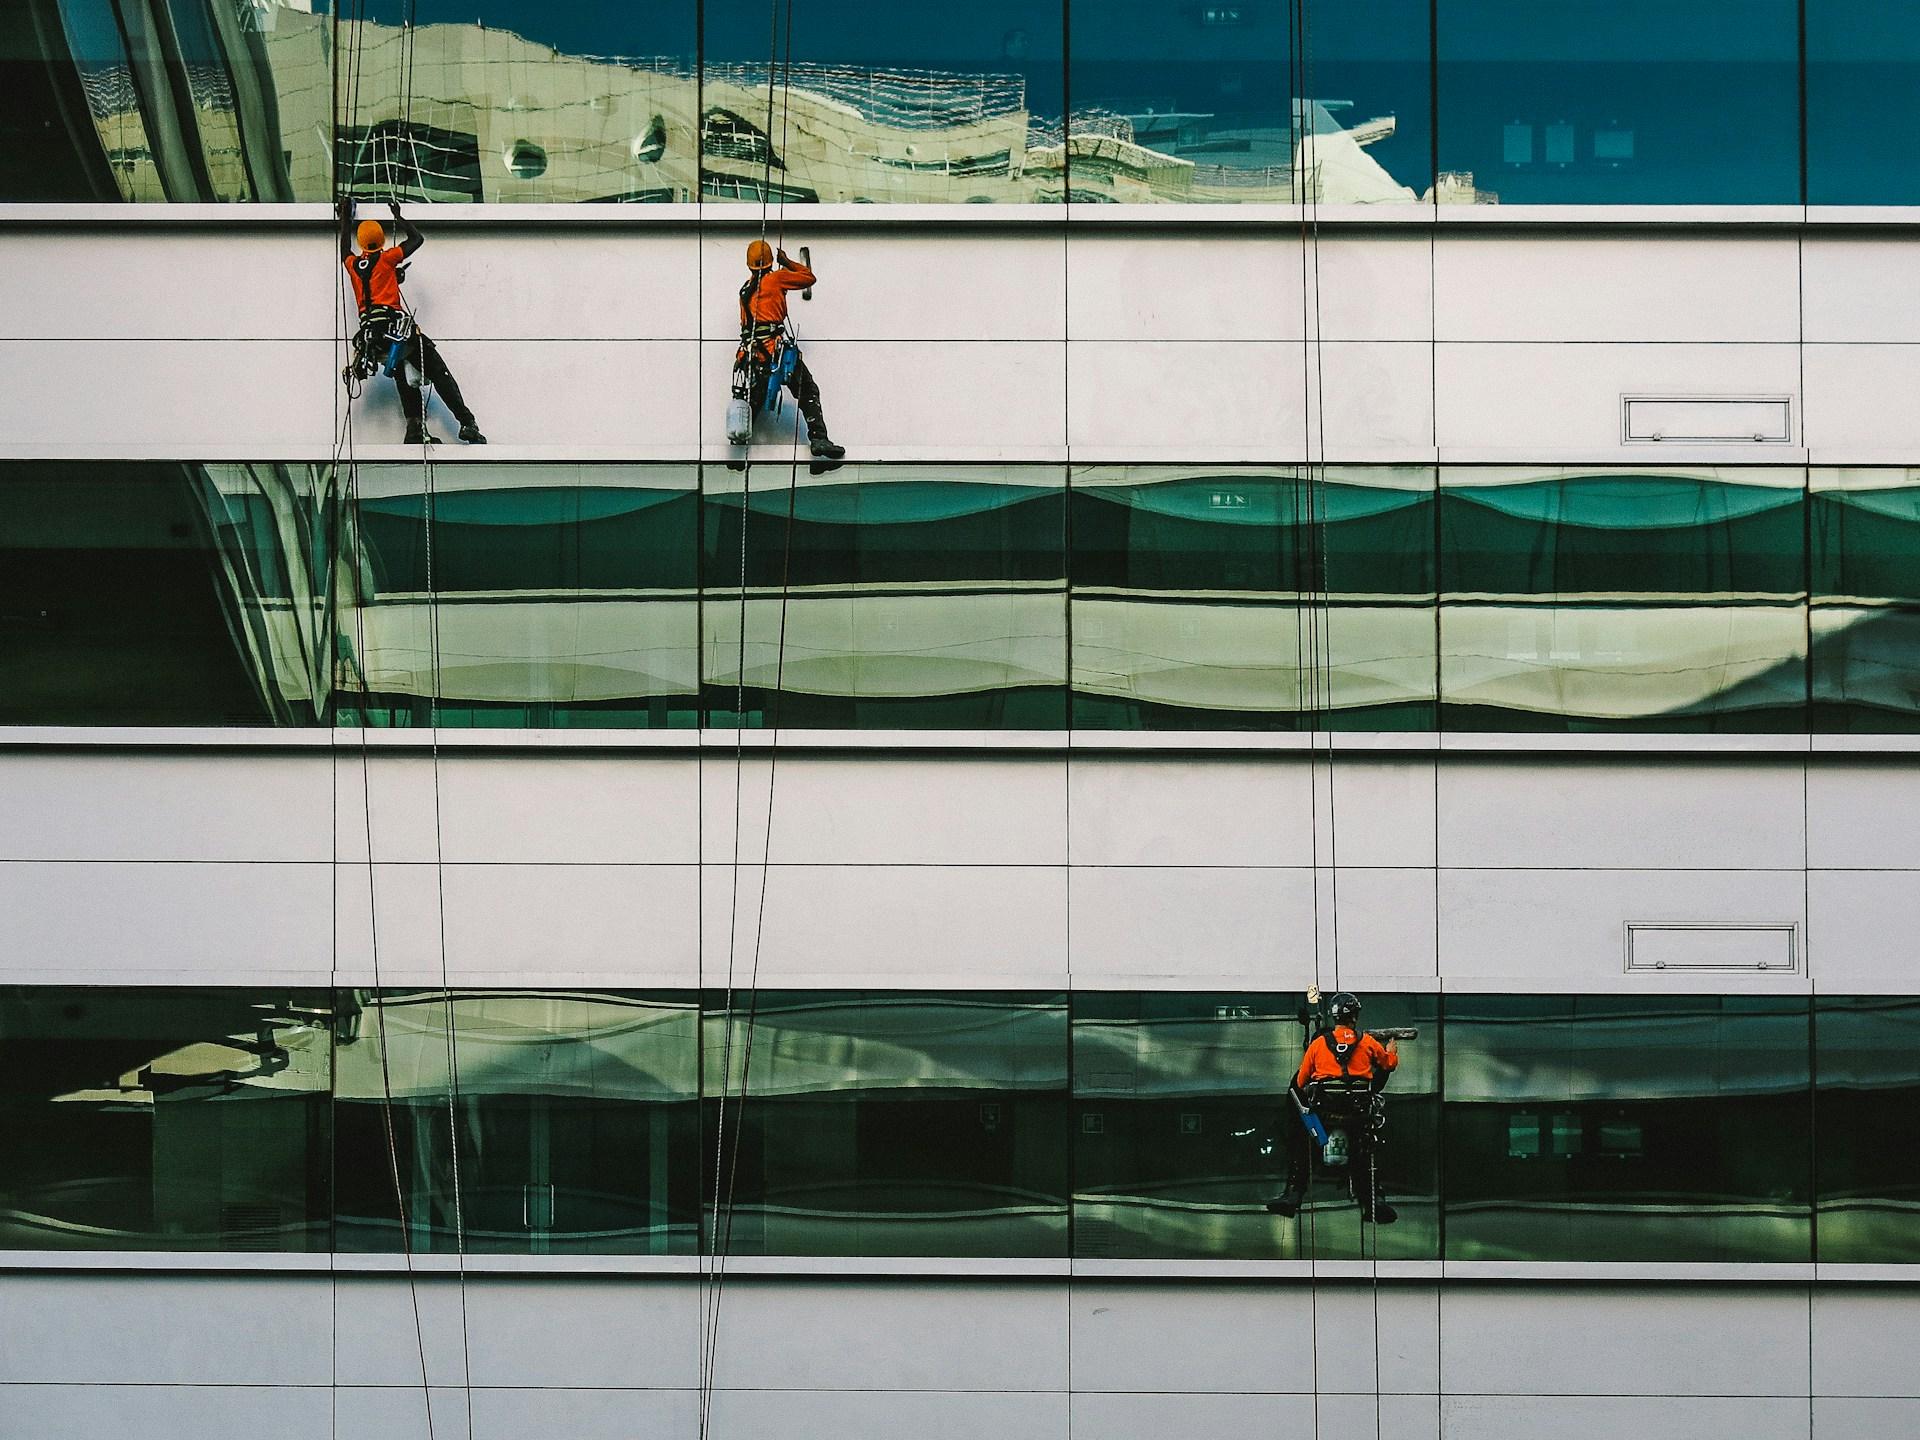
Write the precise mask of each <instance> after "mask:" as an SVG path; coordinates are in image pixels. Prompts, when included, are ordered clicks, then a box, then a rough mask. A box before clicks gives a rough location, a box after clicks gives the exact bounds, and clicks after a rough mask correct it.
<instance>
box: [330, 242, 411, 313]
mask: <svg viewBox="0 0 1920 1440" xmlns="http://www.w3.org/2000/svg"><path fill="white" fill-rule="evenodd" d="M406 258H407V250H406V247H405V246H404V245H389V246H388V247H387V248H386V249H384V250H382V251H380V252H379V253H378V254H368V253H366V252H365V251H362V252H361V253H360V254H358V255H349V256H348V257H347V258H346V260H345V262H344V263H345V265H346V267H347V275H348V276H349V278H350V279H351V280H352V282H353V298H354V299H355V300H356V301H358V302H359V304H360V313H361V314H362V315H364V314H366V313H367V307H368V306H370V305H379V306H382V307H384V308H385V309H388V310H398V309H400V308H401V305H400V276H399V274H398V273H397V271H398V268H399V265H400V262H401V261H402V260H404V259H406Z"/></svg>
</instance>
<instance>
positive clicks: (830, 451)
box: [807, 425, 847, 475]
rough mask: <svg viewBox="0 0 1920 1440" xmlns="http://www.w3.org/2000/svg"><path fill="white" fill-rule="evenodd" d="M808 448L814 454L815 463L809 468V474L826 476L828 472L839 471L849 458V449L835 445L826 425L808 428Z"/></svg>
mask: <svg viewBox="0 0 1920 1440" xmlns="http://www.w3.org/2000/svg"><path fill="white" fill-rule="evenodd" d="M807 448H808V449H809V450H811V451H812V452H813V463H812V464H811V465H809V466H808V467H807V471H808V473H809V474H813V475H825V474H826V473H827V472H828V471H831V470H838V469H839V468H840V462H841V461H842V460H844V459H846V458H847V447H846V446H844V445H836V444H834V443H833V437H832V436H831V435H829V434H827V427H826V426H825V425H813V426H809V427H808V429H807Z"/></svg>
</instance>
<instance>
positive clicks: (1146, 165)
mask: <svg viewBox="0 0 1920 1440" xmlns="http://www.w3.org/2000/svg"><path fill="white" fill-rule="evenodd" d="M333 8H334V7H333V6H330V5H329V4H328V0H319V3H309V0H152V3H144V4H142V5H139V6H137V7H133V8H132V10H131V11H129V10H128V7H126V6H124V5H117V4H116V3H115V0H15V3H12V4H10V5H8V6H6V7H4V9H5V12H6V13H5V14H4V15H0V73H4V75H5V77H6V79H7V81H8V83H7V84H6V85H5V86H4V87H0V139H4V140H5V142H6V145H5V147H4V150H3V151H0V200H16V201H74V200H127V201H143V202H144V201H283V200H320V199H326V198H329V197H330V196H331V194H332V193H333V186H334V182H335V179H336V177H337V179H338V181H339V184H340V186H341V188H342V189H344V190H346V191H348V192H350V193H354V194H358V195H361V196H365V197H368V198H379V199H384V198H386V197H387V196H389V195H398V196H400V197H402V198H408V199H412V200H414V201H431V202H443V203H472V202H476V201H486V202H491V203H497V202H506V203H514V202H546V203H553V202H583V203H594V202H603V203H659V202H682V203H684V202H694V201H707V202H713V203H722V204H728V203H744V204H758V203H760V202H761V201H762V200H771V201H776V202H787V203H793V204H806V203H812V202H855V203H872V202H881V203H885V202H896V203H919V204H979V203H1051V202H1059V201H1063V200H1072V201H1075V202H1081V203H1095V204H1110V203H1115V202H1118V203H1135V204H1167V203H1176V204H1217V203H1241V204H1246V203H1261V202H1268V203H1289V202H1298V201H1312V202H1314V203H1328V204H1388V205H1392V204H1400V205H1412V204H1450V203H1477V204H1508V205H1513V204H1573V205H1612V204H1663V205H1696V204H1723V205H1731V204H1787V205H1791V204H1797V203H1799V202H1800V201H1801V199H1802V197H1803V195H1804V196H1805V198H1806V199H1807V200H1809V201H1810V202H1812V203H1814V204H1828V205H1863V204H1880V205H1890V204H1913V203H1916V200H1917V199H1920V159H1917V158H1916V157H1915V156H1914V155H1913V153H1912V147H1911V146H1910V145H1907V144H1905V143H1904V141H1905V137H1906V135H1907V134H1908V133H1910V131H1911V130H1912V128H1913V122H1914V119H1915V113H1916V106H1920V100H1916V99H1915V93H1916V92H1915V86H1914V83H1913V82H1914V79H1915V77H1916V75H1917V74H1920V21H1916V19H1915V17H1914V15H1913V14H1912V13H1911V7H1910V6H1908V5H1905V4H1903V3H1901V0H1748V3H1745V4H1740V5H1731V4H1728V3H1725V0H1560V3H1556V4H1553V5H1541V4H1537V3H1532V0H1377V3H1373V4H1369V5H1364V6H1358V5H1345V4H1332V3H1326V0H1298V3H1294V0H1286V3H1281V0H1275V3H1259V0H1245V3H1239V4H1179V3H1173V0H1092V3H1083V4H1080V5H1077V6H1068V5H1066V4H1064V3H1063V0H986V3H982V4H975V5H970V6H963V7H957V8H954V7H933V6H913V5H883V6H875V5H870V4H861V3H856V0H813V3H808V4H805V5H799V6H796V7H795V8H794V16H793V24H792V27H791V31H790V33H789V32H788V30H787V29H786V27H785V25H784V24H783V23H778V22H777V23H775V24H774V25H773V27H772V33H770V26H769V18H770V17H769V13H768V10H767V7H766V6H764V5H761V4H759V3H758V0H705V3H704V4H697V3H696V0H660V3H650V4H646V5H627V4H619V3H616V0H575V3H569V4H566V5H552V4H539V3H536V0H404V3H403V0H365V3H363V4H356V5H354V6H353V7H352V13H351V14H350V15H349V14H345V13H343V14H341V15H339V16H336V15H335V14H333V13H331V12H332V9H333ZM1803 10H1804V38H1803V23H1802V11H1803ZM409 14H411V15H413V16H414V17H415V19H416V22H417V23H416V25H415V26H414V27H413V28H412V29H409V28H408V27H407V25H406V23H405V22H406V19H407V17H408V15H409ZM129 17H130V18H129ZM776 71H777V78H776V79H775V82H774V83H773V84H772V86H771V87H770V85H769V76H770V72H776ZM1803 82H1804V84H1803ZM1803 88H1804V104H1803V99H1802V91H1803ZM770 89H771V94H770ZM770 102H771V103H770ZM329 135H331V137H332V141H331V144H330V143H329V138H328V137H329ZM1803 151H1804V167H1803V158H1802V155H1803ZM1803 169H1804V173H1803Z"/></svg>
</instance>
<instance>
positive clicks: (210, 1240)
mask: <svg viewBox="0 0 1920 1440" xmlns="http://www.w3.org/2000/svg"><path fill="white" fill-rule="evenodd" d="M333 1016H334V1008H333V1004H332V999H331V997H330V996H329V995H328V994H327V992H325V991H324V990H283V991H271V990H227V989H220V990H212V989H194V990H188V989H181V990H149V989H120V988H104V987H103V988H96V989H79V988H68V987H55V986H45V987H27V986H6V987H0V1249H8V1250H325V1249H326V1248H327V1245H328V1229H329V1225H330V1221H331V1214H332V1200H331V1196H330V1181H331V1178H332V1177H331V1171H332V1167H331V1163H330V1150H331V1139H330V1126H331V1121H332V1112H333V1106H332V1103H331V1099H332V1091H333V1047H332V1038H333ZM389 1193H391V1192H389Z"/></svg>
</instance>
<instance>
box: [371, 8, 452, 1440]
mask: <svg viewBox="0 0 1920 1440" xmlns="http://www.w3.org/2000/svg"><path fill="white" fill-rule="evenodd" d="M402 36H403V40H404V49H403V52H402V71H401V116H402V120H401V126H402V134H404V135H405V136H406V137H407V144H408V164H409V166H410V167H411V170H412V174H413V175H414V176H415V177H416V178H417V177H418V176H419V175H420V169H419V149H418V147H417V145H415V144H414V140H413V77H414V63H415V59H416V57H417V55H418V53H419V44H420V41H419V36H420V23H419V0H407V13H406V25H405V29H404V30H403V31H402ZM397 150H398V147H396V164H395V167H394V171H395V174H394V175H393V176H392V177H391V179H392V182H393V183H392V184H391V185H390V191H389V193H390V194H392V195H393V197H394V203H395V204H396V205H397V204H398V190H399V185H398V176H397V171H398V164H397ZM419 188H420V190H421V193H422V194H424V193H425V190H426V187H425V185H424V184H422V185H421V186H420V187H419ZM402 308H403V309H405V310H406V311H407V312H408V313H409V314H412V315H414V325H413V335H412V338H411V340H410V341H409V342H408V347H407V348H408V349H410V350H411V351H412V358H413V360H414V361H415V362H416V363H417V364H418V366H419V375H418V377H417V378H418V381H419V389H418V395H419V411H420V474H421V502H422V528H423V535H422V541H423V543H424V545H425V549H426V556H425V558H426V566H425V569H426V582H427V666H428V672H427V673H428V691H429V693H428V697H427V744H428V750H429V755H430V760H431V767H432V770H431V773H432V777H433V888H434V908H435V922H436V934H435V939H436V942H437V948H438V950H439V959H440V999H441V1007H442V1015H443V1018H444V1021H445V1035H446V1051H447V1164H448V1170H449V1179H450V1180H451V1182H452V1190H453V1196H452V1199H453V1243H454V1266H455V1270H456V1272H457V1274H458V1277H459V1279H458V1283H459V1294H460V1388H461V1394H462V1397H463V1400H464V1403H465V1409H466V1422H467V1434H468V1436H471V1435H472V1434H473V1345H472V1339H471V1334H470V1326H469V1324H468V1305H467V1300H468V1297H467V1222H466V1196H465V1194H464V1193H463V1191H462V1187H461V1175H460V1024H459V1014H458V1006H457V1004H456V1002H455V1000H454V994H453V980H452V974H451V967H450V963H449V961H448V958H447V867H446V841H445V835H444V826H443V823H442V821H443V805H442V801H441V784H440V703H441V697H442V694H443V693H444V685H443V671H442V659H441V629H440V595H439V591H438V588H437V586H436V581H435V577H434V565H433V561H434V549H435V536H434V519H435V512H436V510H437V508H438V503H439V494H438V489H437V486H436V476H435V473H434V464H433V436H432V433H431V432H430V431H429V430H428V429H427V410H428V407H429V406H430V405H431V403H432V401H433V398H434V394H435V387H434V380H433V372H432V370H431V369H430V368H429V367H428V365H427V348H426V347H427V343H428V342H427V338H426V332H425V330H424V329H422V327H421V325H420V323H419V317H418V313H417V311H415V309H414V307H413V306H411V305H408V304H407V303H406V302H405V300H404V298H403V300H402ZM407 364H408V356H407V353H406V351H405V350H403V351H402V354H401V360H400V365H401V370H400V372H399V378H402V379H404V378H405V374H406V370H405V367H406V365H407Z"/></svg>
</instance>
